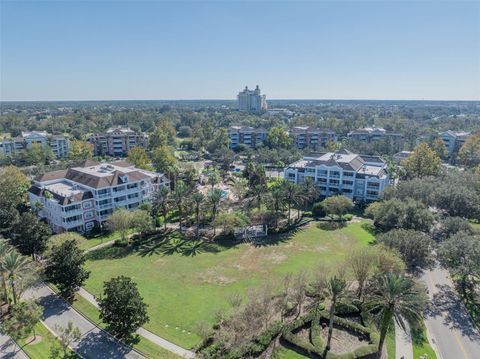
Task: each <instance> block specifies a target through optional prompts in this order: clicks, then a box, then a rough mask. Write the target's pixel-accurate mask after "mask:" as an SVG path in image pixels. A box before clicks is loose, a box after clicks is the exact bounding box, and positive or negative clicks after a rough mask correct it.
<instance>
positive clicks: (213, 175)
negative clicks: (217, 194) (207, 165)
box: [207, 169, 220, 190]
mask: <svg viewBox="0 0 480 359" xmlns="http://www.w3.org/2000/svg"><path fill="white" fill-rule="evenodd" d="M219 182H220V176H219V174H218V171H217V170H216V169H214V170H213V171H211V172H209V173H208V175H207V183H208V184H209V185H210V186H212V190H213V187H215V185H216V184H218V183H219Z"/></svg>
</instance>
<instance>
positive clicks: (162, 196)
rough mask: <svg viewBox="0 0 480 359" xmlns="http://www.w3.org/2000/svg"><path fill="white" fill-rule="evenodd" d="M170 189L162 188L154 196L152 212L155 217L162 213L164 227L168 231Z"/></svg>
mask: <svg viewBox="0 0 480 359" xmlns="http://www.w3.org/2000/svg"><path fill="white" fill-rule="evenodd" d="M170 197H171V192H170V189H169V188H168V187H166V186H161V187H160V188H159V189H158V191H156V192H155V193H154V195H153V205H152V210H153V213H154V214H155V216H156V215H157V213H161V215H162V217H163V227H164V229H165V230H166V229H167V214H168V210H169V206H170Z"/></svg>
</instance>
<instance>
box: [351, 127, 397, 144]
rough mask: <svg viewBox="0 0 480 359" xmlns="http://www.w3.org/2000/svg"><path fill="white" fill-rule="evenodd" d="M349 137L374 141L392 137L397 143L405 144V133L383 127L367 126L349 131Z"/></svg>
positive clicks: (363, 140) (356, 139)
mask: <svg viewBox="0 0 480 359" xmlns="http://www.w3.org/2000/svg"><path fill="white" fill-rule="evenodd" d="M347 137H348V138H349V139H352V140H355V141H362V142H373V141H378V140H381V139H384V138H390V139H392V140H393V141H394V142H395V143H397V144H399V145H403V135H402V134H401V133H398V132H391V131H387V130H385V129H383V128H381V127H365V128H360V129H358V130H355V131H352V132H349V133H348V135H347Z"/></svg>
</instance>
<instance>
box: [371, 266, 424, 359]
mask: <svg viewBox="0 0 480 359" xmlns="http://www.w3.org/2000/svg"><path fill="white" fill-rule="evenodd" d="M426 305H427V296H426V290H425V288H424V287H423V288H422V287H421V286H420V285H419V284H418V283H416V282H415V281H414V280H413V279H412V278H410V277H407V276H405V275H404V274H401V275H399V274H395V273H388V274H385V275H383V276H381V277H379V278H377V279H376V281H375V282H374V283H373V286H372V292H371V293H370V294H369V297H368V302H367V309H368V310H369V312H371V313H373V314H375V315H376V316H377V317H378V318H379V323H380V324H379V326H380V341H379V343H378V353H377V357H378V358H380V357H381V355H382V348H383V343H384V341H385V336H386V334H387V331H388V328H389V326H390V323H391V322H392V319H393V318H395V320H396V321H397V322H398V323H399V324H400V326H401V327H402V328H403V329H404V328H405V324H404V321H403V318H405V319H407V320H408V321H409V322H412V323H415V322H419V321H421V320H422V315H423V311H424V310H425V308H426Z"/></svg>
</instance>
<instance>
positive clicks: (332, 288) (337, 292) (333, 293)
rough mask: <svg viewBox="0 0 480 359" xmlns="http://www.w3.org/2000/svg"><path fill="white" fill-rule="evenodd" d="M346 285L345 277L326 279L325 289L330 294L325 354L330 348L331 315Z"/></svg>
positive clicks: (331, 332)
mask: <svg viewBox="0 0 480 359" xmlns="http://www.w3.org/2000/svg"><path fill="white" fill-rule="evenodd" d="M346 287H347V282H346V281H345V279H343V278H340V277H337V276H336V275H335V276H333V277H331V278H330V279H329V280H328V285H327V291H328V293H329V296H330V301H331V304H330V312H329V324H328V338H327V346H326V347H325V354H326V352H327V351H328V350H330V342H331V340H332V334H333V315H334V314H335V306H336V305H337V301H338V299H339V297H341V296H342V295H343V293H344V291H345V289H346Z"/></svg>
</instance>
